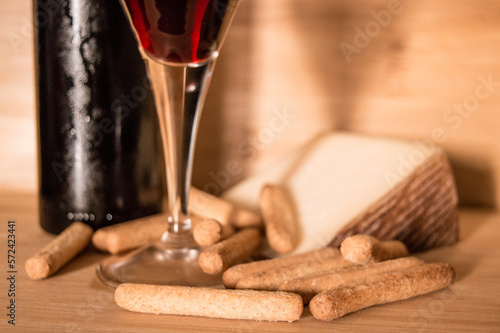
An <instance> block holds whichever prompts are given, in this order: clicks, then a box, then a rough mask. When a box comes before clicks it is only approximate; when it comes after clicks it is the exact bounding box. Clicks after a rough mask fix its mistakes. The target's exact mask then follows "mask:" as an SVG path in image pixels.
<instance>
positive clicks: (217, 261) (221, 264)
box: [199, 228, 262, 274]
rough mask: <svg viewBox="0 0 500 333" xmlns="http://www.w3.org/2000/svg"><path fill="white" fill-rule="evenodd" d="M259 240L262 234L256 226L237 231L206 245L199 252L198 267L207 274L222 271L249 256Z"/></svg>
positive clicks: (255, 248)
mask: <svg viewBox="0 0 500 333" xmlns="http://www.w3.org/2000/svg"><path fill="white" fill-rule="evenodd" d="M261 241H262V236H261V234H260V230H259V229H257V228H247V229H243V230H241V231H238V232H237V233H235V234H234V235H232V236H231V237H229V238H228V239H225V240H223V241H221V242H219V243H217V244H214V245H212V246H209V247H207V248H206V249H205V250H204V251H203V252H202V253H201V254H200V258H199V263H200V267H201V269H202V270H203V271H204V272H205V273H207V274H219V273H222V272H224V271H225V270H226V269H227V268H228V267H231V266H233V265H235V264H237V263H240V262H242V261H243V260H245V259H247V258H248V257H250V255H252V254H253V253H254V252H255V250H257V248H258V247H259V245H260V242H261Z"/></svg>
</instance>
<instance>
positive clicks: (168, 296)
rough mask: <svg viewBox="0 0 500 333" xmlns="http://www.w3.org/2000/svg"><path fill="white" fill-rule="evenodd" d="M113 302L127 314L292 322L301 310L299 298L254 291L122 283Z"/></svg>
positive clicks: (278, 293) (298, 317)
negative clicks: (139, 313) (140, 313)
mask: <svg viewBox="0 0 500 333" xmlns="http://www.w3.org/2000/svg"><path fill="white" fill-rule="evenodd" d="M115 302H116V303H117V304H118V305H119V306H120V307H122V308H124V309H126V310H129V311H136V312H144V313H155V314H173V315H189V316H202V317H210V318H226V319H248V320H268V321H288V322H292V321H295V320H298V319H300V316H301V314H302V311H303V304H302V299H301V298H300V296H299V295H296V294H292V293H285V292H263V291H255V290H222V289H210V288H196V287H181V286H158V285H147V284H128V283H127V284H121V285H120V286H118V288H117V289H116V291H115Z"/></svg>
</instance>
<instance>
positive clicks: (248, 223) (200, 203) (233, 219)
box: [189, 187, 263, 229]
mask: <svg viewBox="0 0 500 333" xmlns="http://www.w3.org/2000/svg"><path fill="white" fill-rule="evenodd" d="M189 211H190V212H191V213H193V214H196V215H198V216H202V217H207V218H213V219H215V220H217V221H219V222H220V223H221V224H231V225H232V226H234V227H235V228H239V229H241V228H248V227H257V228H260V227H262V226H263V223H262V218H261V217H260V216H259V215H257V214H255V213H253V212H251V211H248V210H245V209H239V208H236V207H235V206H234V205H233V204H232V203H230V202H228V201H226V200H224V199H221V198H218V197H215V196H213V195H210V194H208V193H206V192H203V191H201V190H199V189H197V188H195V187H191V189H190V191H189Z"/></svg>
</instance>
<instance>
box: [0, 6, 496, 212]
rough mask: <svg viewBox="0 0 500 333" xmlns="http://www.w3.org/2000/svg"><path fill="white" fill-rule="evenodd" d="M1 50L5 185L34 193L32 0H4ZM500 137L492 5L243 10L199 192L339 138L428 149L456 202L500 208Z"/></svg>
mask: <svg viewBox="0 0 500 333" xmlns="http://www.w3.org/2000/svg"><path fill="white" fill-rule="evenodd" d="M0 45H1V47H0V188H1V189H4V190H5V189H7V190H11V191H15V192H34V191H36V136H35V112H34V97H33V96H34V92H33V58H32V57H33V56H32V19H31V2H30V1H29V0H18V1H7V0H2V11H1V12H0ZM499 128H500V1H498V0H479V1H472V0H455V1H452V0H439V1H436V0H434V1H432V0H421V1H410V0H406V1H385V0H384V1H382V0H372V1H368V0H363V1H351V0H315V1H306V0H272V1H267V0H242V3H241V6H240V8H239V11H238V13H237V15H236V18H235V21H234V25H233V27H232V30H231V31H230V33H229V35H228V38H227V40H226V44H225V45H224V48H223V50H222V52H221V57H220V59H219V62H218V65H217V68H216V73H215V75H214V79H213V82H212V87H211V91H210V93H209V97H208V100H207V104H206V108H205V111H204V115H203V118H202V124H201V129H200V134H199V140H198V145H197V152H196V160H195V174H194V183H195V185H197V186H199V187H201V188H206V189H209V190H210V191H212V192H215V193H218V192H219V193H220V192H222V191H224V189H226V188H227V187H229V186H231V185H232V184H235V183H236V182H238V181H240V180H241V179H243V178H245V177H247V176H248V175H250V174H252V173H254V172H257V171H258V170H259V169H262V168H265V167H266V165H269V164H272V163H273V161H274V160H275V159H277V158H279V157H280V156H282V155H283V154H286V153H287V152H288V151H290V150H292V149H294V147H296V146H298V145H301V144H303V143H305V142H307V141H308V140H310V139H311V138H313V137H315V136H317V135H318V134H320V133H323V132H326V131H335V130H343V131H352V132H359V133H366V134H371V135H376V136H387V137H395V138H405V139H409V140H420V141H422V142H424V143H425V142H430V141H434V142H436V143H438V144H440V145H442V146H443V147H444V148H445V149H446V151H447V153H448V156H449V157H450V160H451V162H452V166H453V170H454V172H455V176H456V179H457V184H458V189H459V197H460V202H461V204H463V205H478V206H485V207H495V208H499V207H500V194H499V193H500V140H499V139H500V135H499V134H498V132H499V131H498V129H499ZM235 166H237V168H235ZM311 185H312V186H314V184H311Z"/></svg>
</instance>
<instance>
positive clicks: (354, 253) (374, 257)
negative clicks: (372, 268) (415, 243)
mask: <svg viewBox="0 0 500 333" xmlns="http://www.w3.org/2000/svg"><path fill="white" fill-rule="evenodd" d="M340 252H341V253H342V256H344V258H346V259H348V260H351V261H354V262H356V263H358V264H367V263H370V262H378V261H383V260H389V259H396V258H401V257H406V256H407V255H408V248H407V247H406V245H405V244H404V243H403V242H400V241H397V240H393V241H384V242H382V241H379V240H378V239H376V238H374V237H372V236H369V235H354V236H351V237H347V238H346V239H344V241H343V242H342V244H341V245H340Z"/></svg>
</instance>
